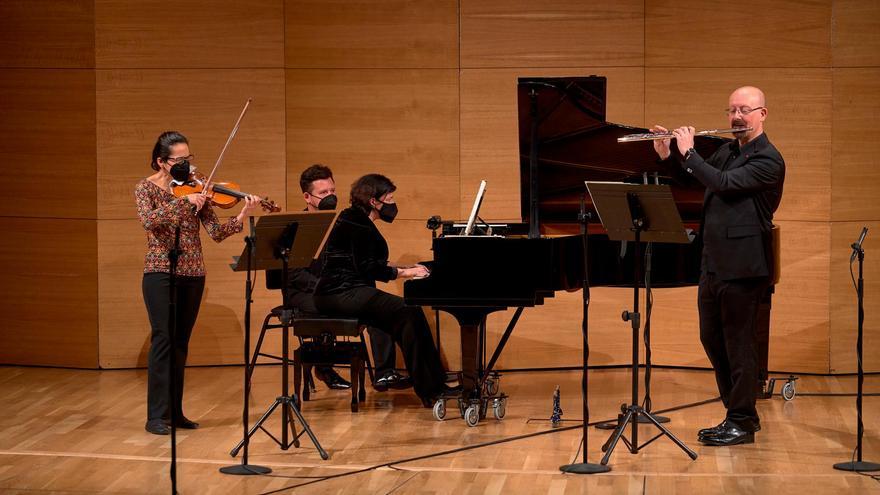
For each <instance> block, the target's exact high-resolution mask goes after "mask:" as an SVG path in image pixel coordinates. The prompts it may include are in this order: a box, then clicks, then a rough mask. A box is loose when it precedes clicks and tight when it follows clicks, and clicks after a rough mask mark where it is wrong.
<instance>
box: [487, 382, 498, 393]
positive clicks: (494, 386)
mask: <svg viewBox="0 0 880 495" xmlns="http://www.w3.org/2000/svg"><path fill="white" fill-rule="evenodd" d="M498 385H499V384H498V379H497V378H487V379H486V395H497V394H498V388H499V386H498Z"/></svg>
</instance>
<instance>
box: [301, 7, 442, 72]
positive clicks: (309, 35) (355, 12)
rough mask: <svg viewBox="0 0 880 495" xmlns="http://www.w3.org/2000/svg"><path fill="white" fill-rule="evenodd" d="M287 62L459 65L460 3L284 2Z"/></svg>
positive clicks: (329, 65) (351, 65)
mask: <svg viewBox="0 0 880 495" xmlns="http://www.w3.org/2000/svg"><path fill="white" fill-rule="evenodd" d="M284 11H285V16H286V21H285V43H286V50H285V66H286V67H291V68H293V67H296V68H343V67H346V68H454V67H458V2H457V1H456V0H442V1H431V2H412V1H407V0H392V1H383V2H371V1H365V0H359V1H351V0H331V1H327V0H287V1H286V3H285V9H284Z"/></svg>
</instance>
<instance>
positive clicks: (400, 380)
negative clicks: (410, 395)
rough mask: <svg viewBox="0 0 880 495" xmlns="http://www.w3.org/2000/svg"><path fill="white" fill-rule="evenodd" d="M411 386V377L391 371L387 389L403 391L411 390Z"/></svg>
mask: <svg viewBox="0 0 880 495" xmlns="http://www.w3.org/2000/svg"><path fill="white" fill-rule="evenodd" d="M412 386H413V381H412V377H409V376H406V375H401V374H400V373H398V372H396V371H393V372H392V373H391V378H390V381H389V382H388V388H393V389H394V390H403V389H407V388H412Z"/></svg>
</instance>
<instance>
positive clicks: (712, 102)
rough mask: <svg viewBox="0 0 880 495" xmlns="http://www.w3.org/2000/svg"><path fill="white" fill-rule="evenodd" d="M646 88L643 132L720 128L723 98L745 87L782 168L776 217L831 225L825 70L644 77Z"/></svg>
mask: <svg viewBox="0 0 880 495" xmlns="http://www.w3.org/2000/svg"><path fill="white" fill-rule="evenodd" d="M645 80H646V83H645V87H646V89H645V101H646V106H645V116H646V120H647V123H648V124H649V125H653V124H655V123H656V124H660V125H663V126H665V127H675V126H680V125H687V124H690V125H693V126H695V127H696V128H697V129H717V128H721V127H727V126H728V125H729V124H728V121H727V117H726V116H725V114H724V108H725V107H726V106H727V101H728V97H729V96H730V93H731V92H732V91H733V90H734V89H736V88H737V87H740V86H744V85H747V84H749V85H755V86H758V87H760V88H761V89H762V90H763V91H764V93H765V95H766V97H767V106H768V108H769V114H768V116H767V120H766V122H765V124H764V129H765V130H766V132H767V135H768V136H769V137H770V140H771V141H772V142H773V144H774V145H775V146H776V147H777V148H778V149H779V151H780V152H781V153H782V156H783V157H784V158H785V163H786V175H785V191H784V194H783V198H782V203H781V204H780V207H779V211H777V213H776V217H777V218H778V219H780V220H813V221H814V220H829V219H830V205H831V187H830V184H831V182H830V181H831V164H830V162H831V125H832V124H831V118H830V116H831V115H832V107H831V103H832V96H831V70H830V69H753V70H750V71H748V73H744V72H743V71H741V70H738V69H647V70H646V74H645ZM805 102H809V104H805Z"/></svg>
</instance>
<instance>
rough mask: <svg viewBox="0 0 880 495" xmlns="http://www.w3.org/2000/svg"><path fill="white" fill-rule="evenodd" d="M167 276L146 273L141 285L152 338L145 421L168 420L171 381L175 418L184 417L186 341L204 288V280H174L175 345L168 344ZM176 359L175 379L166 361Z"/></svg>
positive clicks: (193, 323) (187, 344)
mask: <svg viewBox="0 0 880 495" xmlns="http://www.w3.org/2000/svg"><path fill="white" fill-rule="evenodd" d="M169 281H170V275H169V274H167V273H145V274H144V279H143V283H142V289H143V293H144V304H146V306H147V314H148V315H149V317H150V327H151V328H152V335H151V337H150V355H149V358H148V361H147V420H148V421H149V420H154V419H165V420H167V419H169V418H170V417H171V409H170V407H169V404H168V401H169V393H168V387H169V385H170V383H171V379H173V380H174V383H175V386H176V387H177V388H176V392H177V396H176V397H175V400H174V407H175V408H176V409H177V414H178V417H181V416H183V373H184V366H186V355H187V351H188V348H189V338H190V335H192V329H193V326H194V325H195V323H196V317H198V315H199V306H200V305H201V302H202V293H203V292H204V289H205V277H181V276H178V277H177V320H176V321H177V325H176V329H175V335H174V337H175V338H174V342H171V334H170V332H169V325H170V322H171V318H170V315H169V314H168V302H169V300H170V298H169V295H170V294H169ZM172 353H173V355H174V357H175V363H174V364H175V366H176V368H175V374H174V377H171V376H170V373H169V371H170V370H169V366H168V365H169V363H170V361H169V359H170V357H171V355H172Z"/></svg>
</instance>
